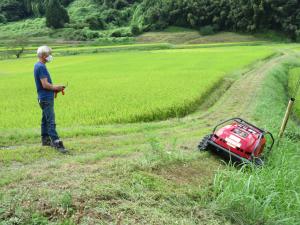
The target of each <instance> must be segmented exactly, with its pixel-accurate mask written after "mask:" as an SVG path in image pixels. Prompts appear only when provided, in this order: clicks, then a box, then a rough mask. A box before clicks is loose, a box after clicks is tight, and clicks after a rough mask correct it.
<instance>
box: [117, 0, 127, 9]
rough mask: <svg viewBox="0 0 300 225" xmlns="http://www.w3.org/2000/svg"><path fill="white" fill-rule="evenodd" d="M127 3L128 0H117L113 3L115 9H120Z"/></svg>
mask: <svg viewBox="0 0 300 225" xmlns="http://www.w3.org/2000/svg"><path fill="white" fill-rule="evenodd" d="M127 5H128V2H127V1H126V0H117V1H115V3H114V8H115V9H122V8H124V7H126V6H127Z"/></svg>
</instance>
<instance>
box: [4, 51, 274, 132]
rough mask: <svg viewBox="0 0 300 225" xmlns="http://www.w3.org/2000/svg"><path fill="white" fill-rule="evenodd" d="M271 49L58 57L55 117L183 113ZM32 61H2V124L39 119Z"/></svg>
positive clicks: (84, 120) (53, 67) (34, 123)
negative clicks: (62, 90) (63, 89)
mask: <svg viewBox="0 0 300 225" xmlns="http://www.w3.org/2000/svg"><path fill="white" fill-rule="evenodd" d="M254 50H255V51H254ZM54 52H55V48H54ZM272 52H273V49H272V47H269V46H228V47H212V48H203V49H174V50H157V51H140V52H132V51H131V52H126V51H124V52H115V53H105V54H91V55H78V56H67V57H56V60H55V62H53V63H51V64H49V65H48V68H49V70H50V72H51V74H52V78H53V81H55V82H57V83H66V82H67V81H69V82H70V84H69V86H70V87H69V88H68V90H67V94H66V96H64V97H61V96H60V97H59V98H58V100H57V102H56V104H57V105H58V107H57V114H58V115H57V116H58V117H57V119H58V123H59V124H61V126H64V127H67V126H76V125H81V126H85V125H95V124H107V123H119V122H137V121H152V120H159V119H166V118H169V117H176V116H178V117H180V116H184V115H187V114H188V113H190V112H192V111H194V110H195V107H197V106H198V103H199V101H201V99H202V98H203V97H204V96H205V94H207V92H208V91H209V90H210V89H211V88H212V87H214V86H215V85H216V84H217V83H218V82H220V80H221V79H222V78H223V77H224V76H225V75H226V74H228V73H230V72H232V71H233V70H235V69H240V68H242V67H244V66H246V65H248V64H249V63H252V62H253V61H255V60H257V59H259V58H264V57H266V56H268V55H270V54H272ZM237 58H239V60H238V61H237V60H235V59H237ZM35 61H36V60H35V58H26V59H25V58H24V59H22V60H3V61H0V67H1V68H2V69H1V73H3V75H2V74H1V75H2V76H0V92H1V93H2V94H1V95H0V101H1V102H2V104H3V107H1V108H0V115H1V117H0V124H1V128H0V131H1V130H4V129H11V128H21V127H22V128H34V127H38V123H39V121H38V120H36V118H38V116H39V113H40V110H39V108H38V107H37V105H36V104H37V103H36V101H35V99H36V93H35V92H34V91H33V90H34V89H35V87H34V82H33V80H32V79H31V77H32V67H33V64H34V63H35ZM208 74H209V76H208ZM83 83H84V85H82V84H83ZM8 86H10V87H11V88H10V89H7V87H8ZM68 92H69V94H68ZM14 93H17V94H14ZM9 96H10V97H9ZM24 109H26V110H25V111H26V113H24ZM33 115H35V116H33Z"/></svg>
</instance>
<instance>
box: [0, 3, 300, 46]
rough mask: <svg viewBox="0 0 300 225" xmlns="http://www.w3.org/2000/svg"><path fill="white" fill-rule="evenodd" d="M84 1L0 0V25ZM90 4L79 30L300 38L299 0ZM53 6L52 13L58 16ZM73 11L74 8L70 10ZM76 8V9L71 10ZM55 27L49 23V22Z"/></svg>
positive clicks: (74, 20)
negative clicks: (267, 33) (184, 30)
mask: <svg viewBox="0 0 300 225" xmlns="http://www.w3.org/2000/svg"><path fill="white" fill-rule="evenodd" d="M80 1H81V0H2V1H1V2H0V24H1V23H7V22H12V21H18V20H22V19H25V18H38V17H45V16H46V14H47V9H48V10H49V9H50V7H47V6H49V5H50V4H52V5H53V4H54V5H55V4H59V5H60V6H62V7H65V8H66V9H68V7H70V5H72V4H74V5H76V4H77V3H78V2H80ZM87 2H89V3H88V4H89V5H90V6H92V7H86V8H84V7H81V8H78V9H77V12H76V13H77V14H76V13H75V14H76V15H75V16H73V17H71V20H68V19H64V20H63V22H62V23H60V24H59V25H58V26H57V27H56V26H53V28H59V27H63V26H64V24H66V23H68V24H69V26H70V24H71V25H72V27H73V28H74V27H75V28H76V29H82V28H83V27H86V26H88V27H89V28H90V29H91V30H102V29H109V28H112V27H113V28H116V27H128V26H131V27H133V28H134V32H133V34H139V33H140V32H146V31H154V30H162V29H164V28H166V27H168V26H170V25H174V26H181V27H188V28H193V29H200V28H203V27H204V28H205V29H206V30H207V32H208V33H209V32H217V31H235V32H248V33H253V32H263V31H264V30H274V31H278V32H281V33H283V34H284V35H286V36H287V37H289V38H291V39H293V40H299V38H300V1H298V0H285V1H283V0H157V1H152V0H88V1H87ZM55 8H59V7H54V10H53V8H52V9H51V12H49V13H50V14H53V15H56V14H55V12H53V11H55ZM69 13H70V11H69ZM71 13H72V12H71ZM49 26H50V27H51V24H49Z"/></svg>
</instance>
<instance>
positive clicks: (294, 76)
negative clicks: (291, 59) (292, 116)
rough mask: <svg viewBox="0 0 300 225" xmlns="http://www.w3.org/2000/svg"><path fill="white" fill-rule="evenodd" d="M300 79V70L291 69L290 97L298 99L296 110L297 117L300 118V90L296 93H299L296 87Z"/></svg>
mask: <svg viewBox="0 0 300 225" xmlns="http://www.w3.org/2000/svg"><path fill="white" fill-rule="evenodd" d="M299 79H300V68H299V67H298V68H297V67H296V68H293V69H291V70H290V73H289V91H290V96H291V97H294V98H295V99H296V101H295V106H294V110H295V113H296V115H297V116H298V117H299V118H300V90H299V91H298V93H296V91H297V88H296V87H297V85H298V82H299ZM295 94H296V95H295Z"/></svg>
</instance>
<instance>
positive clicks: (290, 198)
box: [214, 59, 300, 225]
mask: <svg viewBox="0 0 300 225" xmlns="http://www.w3.org/2000/svg"><path fill="white" fill-rule="evenodd" d="M289 63H292V64H293V63H295V61H293V60H292V59H291V61H290V62H289ZM289 66H290V64H284V65H278V66H276V67H275V68H273V69H272V71H271V72H269V73H268V75H267V78H266V80H265V82H264V83H263V84H262V87H263V88H262V89H261V91H260V93H259V94H258V96H257V100H256V103H255V104H256V108H255V109H256V110H255V112H254V114H253V118H255V119H256V121H257V123H258V124H260V125H261V126H263V125H264V126H265V128H268V129H270V130H271V131H272V132H273V134H275V136H276V134H277V132H278V130H279V126H280V123H281V119H282V117H283V115H284V111H285V107H286V103H287V94H288V93H287V89H286V87H287V79H288V68H289ZM270 115H272V116H270ZM288 126H289V127H288V132H289V133H294V134H296V133H297V134H299V132H300V130H299V126H296V125H295V124H294V123H293V121H290V123H289V125H288ZM299 141H300V140H299V139H298V140H295V139H294V140H291V139H289V138H287V137H286V138H283V139H282V140H281V141H280V143H279V145H278V146H275V148H274V149H273V151H272V152H271V154H270V155H269V156H268V161H267V164H266V165H265V166H263V167H262V168H249V167H243V168H241V169H240V170H237V169H236V168H229V170H227V171H221V172H220V173H219V174H218V176H216V178H215V182H214V184H215V186H214V193H215V195H216V196H215V202H216V203H217V205H218V206H219V209H220V210H221V211H222V213H224V214H225V215H226V216H227V218H229V219H231V220H232V221H233V222H235V223H237V224H249V225H250V224H270V225H275V224H278V225H279V224H280V225H283V224H291V225H295V224H300V164H299V159H300V157H299V156H300V149H299V143H300V142H299Z"/></svg>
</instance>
